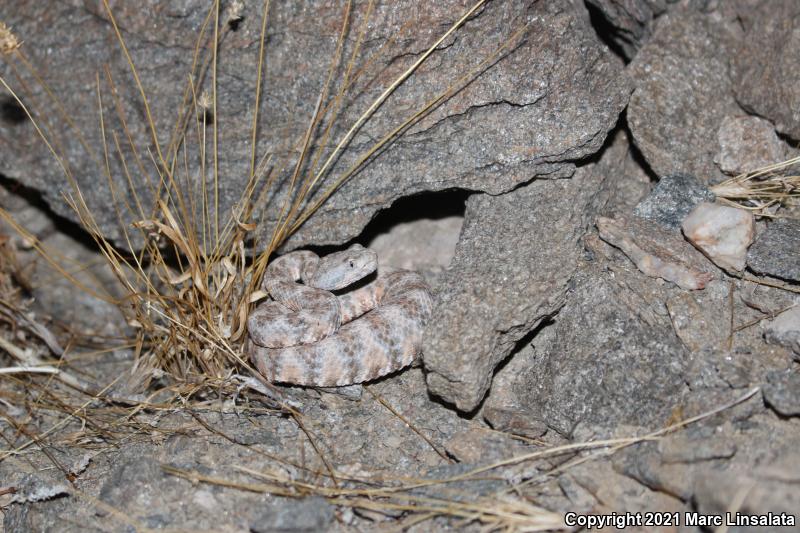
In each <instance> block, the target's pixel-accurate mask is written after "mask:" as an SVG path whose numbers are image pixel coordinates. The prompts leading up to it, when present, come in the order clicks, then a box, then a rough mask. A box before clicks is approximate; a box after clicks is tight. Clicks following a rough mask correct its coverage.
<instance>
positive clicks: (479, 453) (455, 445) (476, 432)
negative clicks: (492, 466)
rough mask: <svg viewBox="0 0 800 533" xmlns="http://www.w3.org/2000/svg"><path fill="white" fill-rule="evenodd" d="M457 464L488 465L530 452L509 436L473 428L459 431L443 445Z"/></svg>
mask: <svg viewBox="0 0 800 533" xmlns="http://www.w3.org/2000/svg"><path fill="white" fill-rule="evenodd" d="M445 448H446V449H447V453H448V454H450V455H452V456H453V457H455V458H456V459H457V460H458V462H459V463H466V464H489V463H494V462H497V461H501V460H503V459H510V458H511V457H513V456H515V455H522V454H523V453H525V452H529V451H531V450H530V448H528V447H526V446H524V445H523V444H522V443H521V442H520V441H519V440H515V439H514V438H512V437H511V436H510V435H505V434H503V433H500V432H498V431H492V430H490V429H487V428H481V427H475V428H470V429H465V430H463V431H459V432H458V433H456V434H455V435H453V436H452V437H451V438H450V440H449V441H447V442H446V443H445Z"/></svg>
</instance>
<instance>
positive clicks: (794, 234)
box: [747, 218, 800, 281]
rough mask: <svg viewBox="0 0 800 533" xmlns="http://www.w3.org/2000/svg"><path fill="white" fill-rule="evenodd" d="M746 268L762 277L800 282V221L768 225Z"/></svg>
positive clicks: (748, 252) (779, 220)
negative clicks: (762, 275)
mask: <svg viewBox="0 0 800 533" xmlns="http://www.w3.org/2000/svg"><path fill="white" fill-rule="evenodd" d="M747 266H748V267H749V268H750V270H753V271H754V272H757V273H759V274H766V275H768V276H774V277H776V278H782V279H786V280H791V281H800V220H795V219H788V218H779V219H776V220H773V221H772V222H770V223H769V224H767V229H765V230H764V231H762V232H761V233H760V234H759V235H757V236H756V240H755V242H754V243H753V244H752V245H751V246H750V249H749V250H748V251H747Z"/></svg>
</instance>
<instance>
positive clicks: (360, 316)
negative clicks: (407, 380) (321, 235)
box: [247, 244, 433, 387]
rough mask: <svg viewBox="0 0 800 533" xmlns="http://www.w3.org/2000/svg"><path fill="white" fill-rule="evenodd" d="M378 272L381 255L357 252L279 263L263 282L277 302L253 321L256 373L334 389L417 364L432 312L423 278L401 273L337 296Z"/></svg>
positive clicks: (293, 255) (290, 257) (301, 255)
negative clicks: (301, 282) (378, 256)
mask: <svg viewBox="0 0 800 533" xmlns="http://www.w3.org/2000/svg"><path fill="white" fill-rule="evenodd" d="M376 269H377V255H376V254H375V252H374V251H372V250H369V249H367V248H364V247H362V246H360V245H357V244H356V245H353V246H351V247H350V248H349V249H347V250H345V251H342V252H336V253H333V254H329V255H327V256H325V257H323V258H320V257H319V256H318V255H317V254H315V253H313V252H310V251H296V252H290V253H288V254H286V255H283V256H281V257H279V258H277V259H276V260H275V261H273V262H272V263H271V264H270V265H269V266H268V267H267V270H266V272H265V275H264V279H263V281H262V288H263V289H264V290H265V291H266V292H268V293H269V294H270V296H272V300H269V301H267V302H264V303H262V304H261V305H259V306H258V307H257V308H256V309H255V310H254V311H253V312H252V313H251V314H250V317H249V318H248V320H247V328H248V331H249V334H250V339H249V342H248V351H249V353H250V356H251V358H252V359H253V362H254V363H255V364H256V367H257V368H258V371H259V372H261V374H263V375H264V376H265V377H266V378H267V379H269V380H270V381H274V382H283V383H293V384H296V385H306V386H319V387H332V386H342V385H351V384H354V383H361V382H363V381H369V380H372V379H375V378H378V377H381V376H384V375H386V374H389V373H391V372H394V371H396V370H399V369H401V368H403V367H405V366H408V365H409V364H411V363H412V362H413V361H414V358H415V357H416V356H417V355H418V353H419V351H420V346H421V344H422V332H423V328H424V326H425V323H426V322H427V320H428V318H430V315H431V310H432V306H433V303H432V298H431V294H430V289H429V288H428V286H427V284H426V283H425V281H424V280H423V279H422V276H420V275H419V274H417V273H416V272H411V271H407V270H399V271H394V272H391V273H389V274H386V275H384V276H379V277H377V278H376V279H375V280H374V281H372V282H370V283H368V284H366V285H364V286H362V287H359V288H357V289H354V290H351V291H350V292H346V293H344V294H341V295H339V296H337V295H335V294H334V293H333V292H331V291H339V290H341V289H344V288H346V287H349V286H350V285H352V284H354V283H355V282H357V281H359V280H362V279H363V278H365V277H366V276H368V275H370V274H372V273H373V272H375V270H376ZM297 280H302V281H303V283H304V285H303V284H300V283H298V282H297Z"/></svg>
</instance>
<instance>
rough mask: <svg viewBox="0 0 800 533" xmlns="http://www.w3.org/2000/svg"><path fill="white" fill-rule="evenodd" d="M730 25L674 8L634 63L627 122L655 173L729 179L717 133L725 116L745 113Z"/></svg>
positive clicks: (630, 70)
mask: <svg viewBox="0 0 800 533" xmlns="http://www.w3.org/2000/svg"><path fill="white" fill-rule="evenodd" d="M730 31H731V30H729V28H728V26H727V25H724V24H723V23H722V22H720V21H718V20H717V17H714V16H712V14H709V13H702V12H699V11H696V10H693V9H690V8H689V7H686V6H682V7H680V8H679V7H675V8H673V9H670V10H669V12H667V13H666V14H665V15H663V16H662V17H660V18H659V21H658V24H657V25H656V29H655V31H654V33H653V36H652V37H651V38H650V40H648V41H647V43H646V44H645V45H644V46H643V47H642V48H641V50H640V51H639V53H638V54H636V57H635V58H634V59H633V61H632V62H631V64H630V65H629V67H628V70H629V75H630V77H631V79H633V80H635V82H634V83H635V89H634V92H633V94H632V95H631V101H630V104H629V106H628V114H627V117H628V124H629V125H630V128H631V132H632V134H633V140H634V143H635V144H636V146H637V147H638V148H639V150H641V153H642V155H643V156H644V158H645V160H646V161H647V163H648V164H649V165H650V167H651V168H652V170H653V171H654V172H655V173H656V174H658V175H660V176H663V175H668V174H675V173H688V174H692V175H694V176H697V177H698V179H700V180H701V181H702V182H704V183H716V182H719V181H721V180H722V179H723V174H722V173H721V172H720V170H719V169H718V168H717V166H716V165H715V164H714V156H715V155H716V153H717V145H716V143H715V142H713V139H715V138H716V136H717V131H718V130H719V128H720V125H721V124H722V121H723V120H724V118H725V117H726V116H729V115H734V114H736V113H737V112H738V113H741V109H740V108H739V106H738V105H737V104H736V100H735V99H734V96H733V89H732V87H731V81H730V78H729V76H728V62H729V57H730V48H731V46H732V35H730ZM770 87H771V86H770Z"/></svg>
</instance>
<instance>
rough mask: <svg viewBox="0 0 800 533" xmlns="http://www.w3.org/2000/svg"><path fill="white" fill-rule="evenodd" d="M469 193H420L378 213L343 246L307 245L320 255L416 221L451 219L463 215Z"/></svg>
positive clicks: (448, 191)
mask: <svg viewBox="0 0 800 533" xmlns="http://www.w3.org/2000/svg"><path fill="white" fill-rule="evenodd" d="M471 194H472V192H471V191H467V190H463V189H448V190H444V191H437V192H422V193H418V194H414V195H411V196H404V197H402V198H399V199H397V200H395V201H394V202H393V203H392V205H391V206H389V207H387V208H385V209H381V210H380V211H378V212H377V213H376V214H375V215H374V216H373V218H372V220H370V221H369V223H368V224H367V225H366V226H364V229H363V230H362V231H361V233H359V234H358V236H356V237H354V238H352V239H350V240H349V241H347V242H346V243H344V244H338V245H322V246H308V247H306V249H308V250H311V251H313V252H315V253H317V254H319V255H320V256H323V255H327V254H330V253H333V252H338V251H339V250H343V249H345V248H347V247H348V246H350V245H352V244H356V243H358V244H361V245H363V246H366V245H368V244H369V243H370V242H371V241H372V240H373V239H374V238H375V237H377V236H378V235H382V234H384V233H388V232H389V231H390V230H391V229H392V228H393V227H395V226H397V225H398V224H403V223H406V222H413V221H415V220H422V219H430V220H440V219H443V218H447V217H451V216H461V217H463V216H464V212H465V210H466V201H467V198H468V197H469V196H470V195H471Z"/></svg>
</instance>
